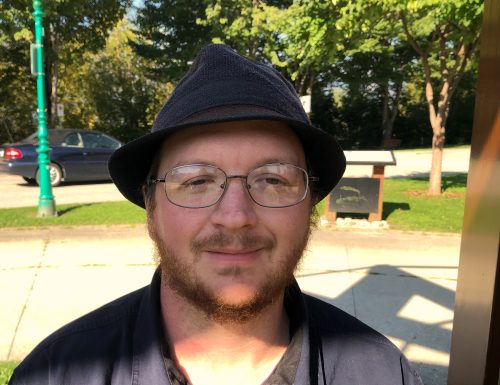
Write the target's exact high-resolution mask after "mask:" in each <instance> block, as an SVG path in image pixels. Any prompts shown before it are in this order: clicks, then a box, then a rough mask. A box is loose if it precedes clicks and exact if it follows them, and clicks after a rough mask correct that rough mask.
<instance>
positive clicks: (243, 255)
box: [205, 248, 263, 262]
mask: <svg viewBox="0 0 500 385" xmlns="http://www.w3.org/2000/svg"><path fill="white" fill-rule="evenodd" d="M262 251H263V249H261V248H259V249H210V250H206V251H205V252H206V253H207V255H208V256H209V257H211V258H212V259H215V260H218V261H221V262H225V261H227V262H238V261H240V262H251V261H253V260H255V259H257V258H258V257H259V256H260V255H261V253H262Z"/></svg>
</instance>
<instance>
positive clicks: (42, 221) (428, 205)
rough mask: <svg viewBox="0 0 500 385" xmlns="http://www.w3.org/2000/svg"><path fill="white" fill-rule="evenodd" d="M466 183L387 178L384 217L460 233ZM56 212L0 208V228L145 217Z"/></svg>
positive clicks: (110, 209)
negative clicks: (435, 184)
mask: <svg viewBox="0 0 500 385" xmlns="http://www.w3.org/2000/svg"><path fill="white" fill-rule="evenodd" d="M466 182H467V175H466V174H459V175H454V176H446V177H443V190H444V191H443V194H442V195H441V196H439V197H430V196H427V195H426V190H427V186H428V180H427V179H419V178H401V179H386V180H385V181H384V212H383V219H385V220H386V221H387V222H388V223H389V225H390V227H391V228H392V229H400V230H413V231H439V232H460V231H461V229H462V221H463V212H464V200H465V188H466ZM324 207H325V202H320V206H319V212H320V213H323V212H324ZM57 211H58V217H56V218H36V213H37V209H36V207H23V208H12V209H0V227H46V226H52V225H62V226H78V225H113V224H140V223H145V220H146V215H145V212H144V210H143V209H140V208H139V207H137V206H135V205H133V204H132V203H129V202H105V203H86V204H69V205H59V206H57ZM339 216H347V215H345V214H339ZM353 216H354V215H353ZM357 217H359V215H357ZM361 217H363V216H362V215H361ZM364 217H367V215H365V216H364Z"/></svg>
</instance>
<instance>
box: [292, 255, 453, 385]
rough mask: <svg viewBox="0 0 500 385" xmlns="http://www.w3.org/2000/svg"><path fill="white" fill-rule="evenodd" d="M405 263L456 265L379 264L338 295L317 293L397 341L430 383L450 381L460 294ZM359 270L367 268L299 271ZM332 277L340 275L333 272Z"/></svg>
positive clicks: (357, 272)
mask: <svg viewBox="0 0 500 385" xmlns="http://www.w3.org/2000/svg"><path fill="white" fill-rule="evenodd" d="M403 268H430V269H448V268H452V267H451V266H399V267H394V266H389V265H375V266H371V267H369V270H368V272H367V273H365V274H366V275H365V276H364V277H363V278H362V279H361V280H359V281H357V282H356V283H355V284H354V285H353V286H351V287H349V288H347V289H346V290H345V291H344V292H342V293H341V294H340V295H338V296H336V297H335V298H330V297H327V296H318V294H317V293H313V294H312V295H314V296H316V297H319V298H321V299H323V300H324V301H326V302H329V303H331V304H334V305H336V306H338V307H339V308H341V309H343V310H344V311H347V312H349V313H351V314H352V315H354V316H355V317H357V318H358V319H360V320H361V321H363V322H365V323H366V324H368V325H370V326H371V327H373V328H374V329H376V330H377V331H379V332H381V333H382V334H384V335H386V336H387V337H390V338H392V339H394V340H395V341H397V344H398V347H399V348H400V349H401V351H402V352H403V353H404V354H406V355H409V356H410V360H411V361H412V365H413V366H414V367H415V369H417V371H418V372H419V373H420V375H421V377H422V380H423V382H424V384H425V385H445V384H446V381H447V375H448V362H447V359H448V358H447V356H448V354H449V351H450V343H451V325H452V322H453V306H454V300H455V293H454V292H453V291H452V290H450V289H447V288H445V287H443V286H440V285H437V284H435V283H433V282H431V281H430V280H427V279H424V278H422V277H417V276H415V275H412V274H410V273H408V272H407V271H405V270H403ZM360 270H366V268H357V269H350V270H338V271H337V270H335V271H326V272H319V273H314V274H304V275H299V276H300V277H306V276H313V275H320V274H321V275H322V274H332V273H333V274H335V273H345V272H350V273H354V274H360V272H359V271H360ZM332 279H335V276H334V275H333V276H332ZM442 279H443V280H446V279H445V278H442ZM346 304H350V305H351V306H346Z"/></svg>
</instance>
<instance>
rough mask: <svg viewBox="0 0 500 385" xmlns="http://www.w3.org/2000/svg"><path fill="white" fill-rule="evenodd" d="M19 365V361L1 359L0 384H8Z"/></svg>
mask: <svg viewBox="0 0 500 385" xmlns="http://www.w3.org/2000/svg"><path fill="white" fill-rule="evenodd" d="M17 365H19V362H17V361H0V385H7V384H8V383H9V379H10V377H11V376H12V372H13V371H14V369H15V368H16V366H17Z"/></svg>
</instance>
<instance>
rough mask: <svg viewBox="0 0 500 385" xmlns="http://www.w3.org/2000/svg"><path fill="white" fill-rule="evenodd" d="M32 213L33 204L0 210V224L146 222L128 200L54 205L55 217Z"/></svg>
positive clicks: (38, 225) (40, 224) (138, 209)
mask: <svg viewBox="0 0 500 385" xmlns="http://www.w3.org/2000/svg"><path fill="white" fill-rule="evenodd" d="M36 214H37V208H36V207H22V208H12V209H0V227H45V226H52V225H63V226H78V225H116V224H138V223H145V221H146V212H145V211H144V210H143V209H141V208H139V207H137V206H136V205H134V204H132V203H130V202H128V201H127V202H102V203H81V204H67V205H58V206H57V214H58V216H57V217H54V218H37V217H36Z"/></svg>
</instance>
